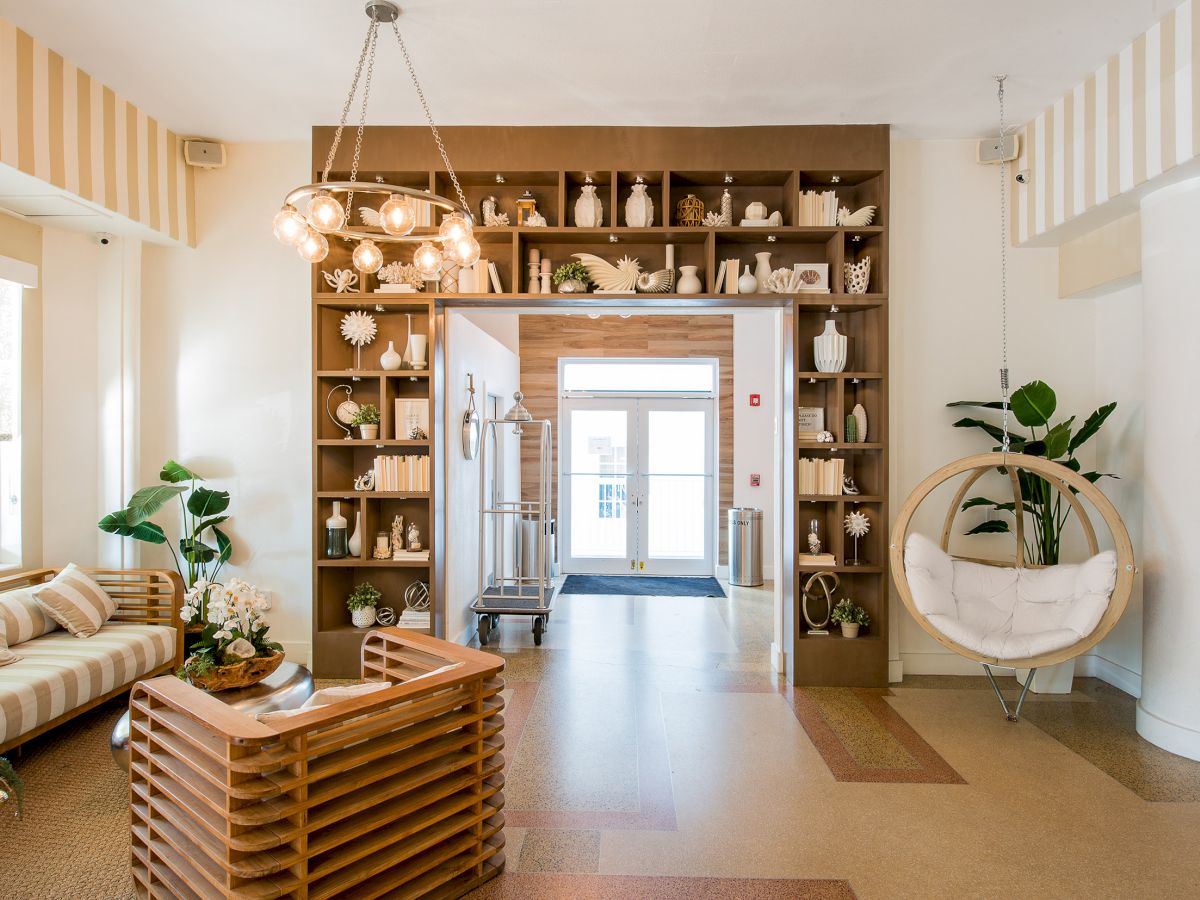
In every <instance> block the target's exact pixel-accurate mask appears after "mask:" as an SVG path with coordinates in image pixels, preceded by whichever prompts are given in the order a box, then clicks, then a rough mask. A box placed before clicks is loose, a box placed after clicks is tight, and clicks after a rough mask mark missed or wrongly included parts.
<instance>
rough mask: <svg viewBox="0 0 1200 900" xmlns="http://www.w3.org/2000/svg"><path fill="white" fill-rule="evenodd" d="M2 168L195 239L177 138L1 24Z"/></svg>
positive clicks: (190, 187) (188, 171)
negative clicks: (3, 165) (5, 167)
mask: <svg viewBox="0 0 1200 900" xmlns="http://www.w3.org/2000/svg"><path fill="white" fill-rule="evenodd" d="M0 163H3V164H5V165H9V166H12V167H13V168H15V169H19V170H20V171H22V172H24V173H26V174H27V175H32V176H34V177H35V178H40V179H41V180H43V181H46V182H48V183H50V184H53V185H55V186H56V187H59V188H62V189H63V190H65V191H68V192H69V193H71V194H74V195H76V196H78V197H81V198H82V199H84V200H89V201H91V202H93V203H96V204H99V205H101V206H104V207H106V208H107V209H110V210H112V211H113V212H114V213H117V214H118V215H122V216H125V217H126V218H129V219H132V220H133V221H135V222H138V223H140V224H142V225H145V226H147V227H148V228H151V229H153V230H154V231H157V232H159V233H161V234H162V235H164V236H166V237H169V238H171V239H173V240H176V241H180V242H182V243H185V244H188V245H192V246H194V245H195V243H196V210H195V186H194V182H193V169H192V168H191V167H190V166H187V165H185V164H184V162H183V147H182V140H181V139H180V137H179V136H178V135H176V134H175V133H174V132H172V131H169V130H167V129H166V128H164V127H163V126H162V125H160V124H159V123H158V121H157V120H156V119H153V118H151V117H150V116H148V115H146V114H145V113H144V112H142V111H141V110H140V109H138V108H137V107H136V106H134V105H133V104H132V103H130V102H129V101H128V100H125V99H124V98H123V97H121V96H119V95H118V94H116V93H115V92H114V91H113V90H112V89H111V88H109V87H107V86H106V85H103V84H101V83H100V82H99V81H96V80H95V79H94V78H92V77H91V76H90V75H88V74H87V72H84V71H83V70H82V69H78V68H76V67H75V66H74V65H72V64H71V63H70V62H68V61H67V60H65V59H63V58H62V57H61V56H60V55H59V54H57V53H55V52H54V51H53V50H51V49H50V48H48V47H47V46H46V45H45V44H42V43H41V42H39V41H38V40H37V39H36V38H34V37H32V36H30V35H28V34H26V33H25V32H24V31H22V30H21V29H19V28H17V27H16V26H15V25H13V24H12V23H11V22H9V21H7V20H5V19H2V18H0Z"/></svg>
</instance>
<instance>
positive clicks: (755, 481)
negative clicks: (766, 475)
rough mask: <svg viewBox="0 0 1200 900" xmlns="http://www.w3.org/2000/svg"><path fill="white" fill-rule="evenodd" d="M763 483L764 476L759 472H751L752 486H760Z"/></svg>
mask: <svg viewBox="0 0 1200 900" xmlns="http://www.w3.org/2000/svg"><path fill="white" fill-rule="evenodd" d="M760 485H762V476H761V475H759V474H758V473H757V472H751V473H750V487H759V486H760Z"/></svg>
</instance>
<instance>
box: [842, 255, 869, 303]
mask: <svg viewBox="0 0 1200 900" xmlns="http://www.w3.org/2000/svg"><path fill="white" fill-rule="evenodd" d="M842 275H843V277H844V278H845V281H846V293H847V294H865V293H866V292H867V286H868V285H870V283H871V257H869V256H864V257H863V258H862V259H861V260H859V261H858V262H856V263H842Z"/></svg>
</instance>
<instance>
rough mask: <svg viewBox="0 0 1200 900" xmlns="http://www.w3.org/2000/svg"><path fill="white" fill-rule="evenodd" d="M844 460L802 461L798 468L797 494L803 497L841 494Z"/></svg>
mask: <svg viewBox="0 0 1200 900" xmlns="http://www.w3.org/2000/svg"><path fill="white" fill-rule="evenodd" d="M845 466H846V461H845V460H844V459H804V458H802V459H801V460H800V464H799V466H798V469H799V472H798V475H799V484H798V485H797V486H796V487H797V493H799V494H801V495H804V496H809V497H811V496H831V495H835V494H836V495H840V494H841V493H842V475H843V474H844V473H845Z"/></svg>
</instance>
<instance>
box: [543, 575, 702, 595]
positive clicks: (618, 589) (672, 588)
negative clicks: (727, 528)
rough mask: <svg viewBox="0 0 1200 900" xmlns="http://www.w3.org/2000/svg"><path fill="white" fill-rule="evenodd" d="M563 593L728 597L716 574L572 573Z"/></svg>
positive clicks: (565, 582) (562, 590)
mask: <svg viewBox="0 0 1200 900" xmlns="http://www.w3.org/2000/svg"><path fill="white" fill-rule="evenodd" d="M559 593H560V594H626V595H630V594H632V595H633V596H636V597H724V596H725V591H723V590H722V589H721V582H719V581H717V579H715V578H668V577H662V576H650V575H568V576H567V580H566V581H564V582H563V586H562V589H561V590H560V591H559Z"/></svg>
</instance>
